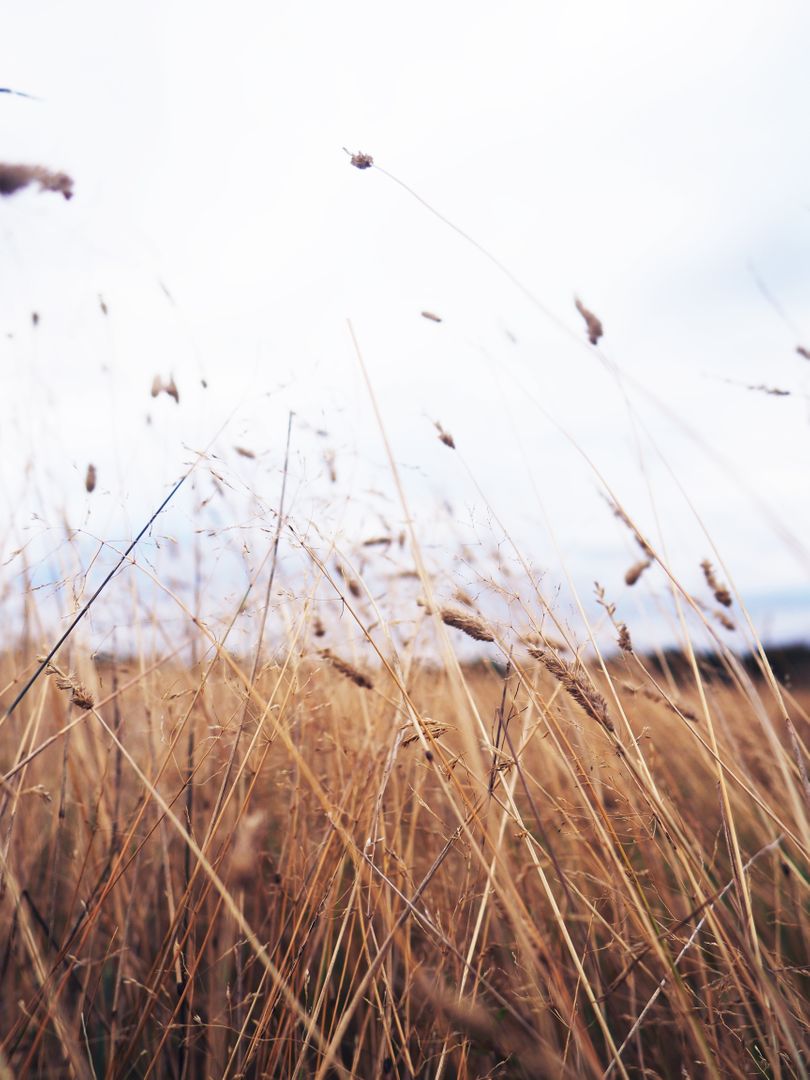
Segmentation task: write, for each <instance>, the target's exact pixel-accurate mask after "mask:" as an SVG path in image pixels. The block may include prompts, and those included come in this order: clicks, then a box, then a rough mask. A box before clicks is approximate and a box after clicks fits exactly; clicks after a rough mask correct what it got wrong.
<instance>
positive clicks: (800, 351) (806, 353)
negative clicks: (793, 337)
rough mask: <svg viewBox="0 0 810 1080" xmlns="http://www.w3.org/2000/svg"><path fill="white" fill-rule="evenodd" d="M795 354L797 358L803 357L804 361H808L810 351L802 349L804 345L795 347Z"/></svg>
mask: <svg viewBox="0 0 810 1080" xmlns="http://www.w3.org/2000/svg"><path fill="white" fill-rule="evenodd" d="M796 352H797V353H798V354H799V356H803V357H804V359H805V360H810V349H807V348H805V347H804V345H797V346H796Z"/></svg>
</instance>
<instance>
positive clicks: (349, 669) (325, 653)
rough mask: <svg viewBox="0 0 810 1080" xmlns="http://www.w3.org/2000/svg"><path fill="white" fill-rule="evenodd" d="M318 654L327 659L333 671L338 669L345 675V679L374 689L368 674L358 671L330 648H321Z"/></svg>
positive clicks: (368, 688) (364, 687)
mask: <svg viewBox="0 0 810 1080" xmlns="http://www.w3.org/2000/svg"><path fill="white" fill-rule="evenodd" d="M319 655H320V656H322V657H323V658H324V660H328V661H329V663H330V664H331V665H332V667H333V668H334V669H335V671H339V672H340V674H341V675H345V677H346V678H347V679H351V681H352V682H353V683H354V684H355V685H356V686H360V687H362V688H363V689H364V690H373V689H374V683H373V682H372V681H371V679H370V678H369V677H368V675H365V674H364V673H363V672H362V671H359V670H358V669H357V668H356V667H354V665H353V664H350V663H349V662H348V660H344V659H343V658H342V657H340V656H336V655H335V654H334V653H333V652H332V650H331V649H321V650H320V653H319Z"/></svg>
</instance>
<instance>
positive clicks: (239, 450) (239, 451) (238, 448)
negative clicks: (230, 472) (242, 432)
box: [234, 446, 256, 461]
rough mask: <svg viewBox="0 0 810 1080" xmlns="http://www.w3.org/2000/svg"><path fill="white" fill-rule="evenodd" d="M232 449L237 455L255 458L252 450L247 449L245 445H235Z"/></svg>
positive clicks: (251, 459) (250, 458)
mask: <svg viewBox="0 0 810 1080" xmlns="http://www.w3.org/2000/svg"><path fill="white" fill-rule="evenodd" d="M234 450H235V451H236V452H237V454H238V455H239V457H243V458H248V459H249V460H250V461H253V460H255V458H256V455H255V454H254V452H253V451H252V450H248V448H247V447H246V446H235V447H234Z"/></svg>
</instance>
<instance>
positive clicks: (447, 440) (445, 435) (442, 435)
mask: <svg viewBox="0 0 810 1080" xmlns="http://www.w3.org/2000/svg"><path fill="white" fill-rule="evenodd" d="M433 426H434V427H435V428H436V430H437V431H438V433H439V441H440V442H443V443H444V445H445V446H449V447H450V449H451V450H455V448H456V443H455V439H454V438H453V436H452V435H451V434H450V432H449V431H445V430H444V428H443V427H442V425H441V424H440V423H439V421H438V420H436V421H434V424H433Z"/></svg>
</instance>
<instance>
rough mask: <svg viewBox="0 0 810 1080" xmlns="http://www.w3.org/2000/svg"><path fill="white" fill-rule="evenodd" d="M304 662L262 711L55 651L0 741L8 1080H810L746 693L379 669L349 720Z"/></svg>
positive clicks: (300, 654) (738, 679) (134, 668)
mask: <svg viewBox="0 0 810 1080" xmlns="http://www.w3.org/2000/svg"><path fill="white" fill-rule="evenodd" d="M440 614H441V618H442V620H443V621H444V622H445V623H446V624H448V625H449V626H451V627H454V626H459V621H463V622H464V625H463V626H460V627H459V628H460V629H462V630H464V631H465V633H469V628H468V627H469V625H470V624H473V623H475V624H476V625H477V623H478V622H481V620H480V619H479V617H478V616H476V615H474V614H472V613H466V612H461V611H460V609H458V617H457V609H452V611H451V610H450V609H446V608H444V609H442V610H441V612H440ZM450 614H452V615H453V618H450ZM462 615H463V619H461V616H462ZM422 617H423V618H426V619H429V615H428V614H427V613H423V615H422ZM482 625H483V624H482ZM483 628H484V629H486V628H485V627H483ZM323 633H324V627H323V624H322V623H321V622H320V619H318V620H316V619H315V618H314V617H310V618H309V620H308V623H307V625H306V626H305V627H304V628H303V630H302V631H301V632H299V633H298V634H296V635H294V636H293V637H291V639H290V640H289V642H288V643H287V644H286V646H284V647H282V648H281V649H280V650H277V651H276V653H275V655H274V658H273V659H269V660H267V661H266V662H264V663H262V664H259V665H258V667H256V671H255V675H254V677H253V678H251V676H250V674H249V665H248V664H246V663H243V662H242V661H240V660H239V659H238V657H236V656H235V655H232V654H230V653H229V652H228V651H227V650H226V649H225V648H222V647H220V648H218V649H216V650H214V651H213V653H212V654H211V657H210V659H209V660H208V661H207V662H206V663H199V664H197V665H196V666H185V665H179V664H178V663H177V662H174V661H171V660H168V659H165V658H160V657H155V658H147V657H145V656H144V657H138V656H133V657H130V658H123V657H119V658H107V659H106V660H103V661H100V660H95V661H94V660H93V659H92V658H91V657H90V656H89V655H87V654H86V653H83V652H82V651H81V649H79V648H75V649H74V650H73V653H72V656H71V657H70V659H71V666H72V667H73V670H74V671H75V672H76V674H75V675H70V674H68V673H67V670H66V668H65V667H64V666H63V665H61V664H56V666H55V667H53V668H52V669H51V670H52V671H54V673H55V674H54V678H53V679H50V680H42V681H41V682H40V683H37V684H35V686H34V688H33V689H32V691H31V692H30V693H29V695H28V696H27V697H26V698H24V699H23V703H22V704H21V706H20V707H19V708H18V709H17V710H16V711H15V712H14V714H13V715H12V716H11V717H9V718H8V719H6V721H5V724H4V728H3V744H2V746H3V750H2V762H1V766H2V770H3V783H2V796H0V798H2V811H3V854H2V867H1V868H2V875H3V889H4V900H3V909H2V919H1V921H0V934H1V935H2V936H1V937H0V948H2V967H1V968H0V978H1V979H2V1000H3V1002H4V1005H3V1008H2V1018H3V1022H2V1031H0V1035H1V1036H2V1044H1V1045H2V1054H3V1057H4V1060H5V1061H6V1062H7V1063H8V1068H9V1069H10V1070H12V1073H13V1075H16V1076H44V1075H79V1076H86V1077H90V1076H92V1075H95V1076H116V1077H117V1076H122V1077H123V1076H128V1075H140V1076H146V1075H159V1076H178V1077H179V1076H181V1075H184V1076H217V1077H226V1076H227V1077H235V1076H240V1075H244V1076H256V1077H258V1076H296V1075H297V1076H324V1077H325V1076H335V1075H343V1076H355V1077H367V1076H387V1075H391V1076H403V1077H404V1076H420V1077H428V1076H430V1077H434V1076H438V1075H444V1076H462V1077H479V1076H485V1075H487V1076H488V1075H499V1076H532V1077H535V1076H562V1077H580V1076H594V1077H596V1076H602V1075H605V1074H606V1073H609V1072H610V1073H612V1072H615V1073H616V1074H617V1075H624V1076H641V1075H649V1076H677V1075H681V1074H682V1071H683V1072H687V1073H688V1074H689V1075H715V1076H740V1077H742V1076H754V1075H759V1074H762V1073H766V1074H771V1075H781V1076H798V1075H801V1070H802V1068H803V1056H802V1054H803V1051H802V1047H803V1045H804V1042H805V1038H806V1034H807V1031H806V1026H805V1021H804V1019H803V1009H804V1000H805V998H804V993H805V992H806V987H807V974H808V972H807V968H806V963H807V944H808V937H807V934H808V925H807V920H806V901H807V882H808V878H807V869H806V867H807V864H806V861H805V856H806V847H805V846H804V840H803V838H806V835H807V834H806V820H805V816H804V814H805V811H804V802H803V797H802V792H801V777H800V775H799V767H798V764H797V760H796V758H795V756H794V755H793V753H792V751H791V749H790V745H791V744H790V739H789V737H788V728H787V724H788V717H787V716H782V715H781V713H780V711H779V708H778V705H777V702H776V701H775V700H774V698H773V695H772V693H771V692H770V691H769V688H768V686H767V683H766V682H765V681H762V680H760V681H759V682H751V681H750V680H749V679H746V678H744V677H743V675H742V674H741V672H740V671H738V670H736V669H734V668H733V667H732V668H731V669H729V670H728V671H726V672H723V671H722V669H720V670H712V671H709V670H702V669H701V668H700V667H699V668H698V669H697V671H696V673H693V674H692V676H691V677H690V676H688V675H681V676H677V674H676V673H674V671H673V669H671V668H670V669H667V670H666V671H662V672H659V670H658V668H657V667H656V666H654V665H652V666H651V665H650V664H649V663H647V662H645V661H644V660H643V659H641V658H639V657H637V656H636V655H635V654H628V655H627V656H626V657H625V658H624V659H622V660H616V661H615V662H614V663H613V664H612V665H611V666H609V667H608V668H606V669H603V670H600V668H599V667H593V666H591V665H585V664H584V663H582V662H579V661H575V662H573V663H572V662H568V661H564V660H563V659H562V658H561V657H560V656H559V655H557V654H556V653H555V652H554V651H552V650H550V649H548V648H534V649H532V653H533V655H534V656H535V657H536V658H537V659H538V660H539V661H540V663H539V664H537V663H535V662H533V661H532V660H529V661H527V662H526V663H525V664H524V663H522V662H517V661H513V663H512V664H511V665H508V666H507V667H506V669H505V671H504V669H503V668H501V667H498V668H497V669H496V667H495V666H493V665H491V664H490V665H485V666H481V665H477V666H470V665H462V666H461V667H458V666H454V665H453V664H451V663H449V662H448V663H444V662H440V661H439V660H438V656H439V655H440V653H438V654H437V660H436V662H433V663H430V664H426V663H425V662H424V661H422V662H420V661H418V660H417V659H416V658H415V657H414V656H409V655H408V654H407V653H405V654H402V655H399V656H394V655H390V656H389V657H388V658H387V660H386V663H385V664H383V665H382V666H379V665H378V668H379V670H378V673H377V675H376V676H375V678H374V680H373V682H374V686H375V688H376V689H375V690H374V691H373V692H372V693H369V692H368V691H369V690H370V689H371V687H372V680H371V679H370V678H369V677H368V675H367V674H365V673H364V672H362V671H360V670H359V669H358V668H357V667H356V665H355V664H354V663H350V662H348V661H346V660H344V659H342V658H341V657H340V656H339V655H338V654H337V653H335V652H333V651H332V650H331V649H322V650H320V655H321V657H322V658H323V659H325V660H326V661H327V663H326V664H323V663H318V662H317V656H316V654H315V653H310V652H309V651H308V650H307V649H303V650H302V648H301V646H300V642H301V641H302V640H305V639H306V638H307V637H308V635H309V634H313V635H319V634H320V635H322V634H323ZM473 636H474V637H478V638H479V640H483V641H484V642H489V641H491V636H492V635H489V636H486V634H483V635H479V634H477V633H476V634H474V635H473ZM485 647H486V648H496V647H495V646H492V645H486V646H485ZM503 647H504V648H506V645H504V646H503ZM492 655H493V656H495V655H498V654H497V652H495V653H493V654H492ZM30 663H31V658H30V657H29V656H27V655H24V654H19V655H15V654H11V653H9V654H6V655H5V656H4V657H3V658H2V663H0V680H2V685H3V686H5V692H4V701H5V703H6V704H8V702H9V701H10V700H11V698H12V696H13V694H14V691H15V689H16V686H17V685H19V683H20V682H21V681H22V680H23V679H24V678H25V677H26V676H27V674H28V672H29V665H30ZM683 670H684V671H685V672H688V670H689V669H688V665H685V666H684V668H683ZM630 679H632V682H631V681H629V680H630ZM560 689H562V690H563V691H565V693H564V694H563V695H562V696H561V695H560V693H559V691H560ZM808 697H810V695H802V694H801V693H799V694H797V695H796V696H790V695H787V696H786V697H785V701H786V702H787V711H788V713H789V718H790V723H791V724H792V726H793V730H794V732H795V738H796V740H798V743H799V745H800V747H802V753H804V749H803V747H804V745H805V744H806V740H807V738H808V734H809V733H810V728H808V723H807V714H806V713H805V711H804V708H803V703H804V705H806V704H807V703H808ZM608 700H610V701H611V702H612V705H611V707H610V711H609V707H608ZM611 714H612V715H611ZM592 721H596V723H593V722H592ZM698 721H699V722H698ZM706 723H708V724H709V731H710V732H711V734H707V729H706ZM718 781H721V782H722V785H723V788H724V790H725V797H723V796H722V795H721V790H720V789H719V788H718ZM696 1062H706V1063H707V1064H705V1065H700V1066H697V1065H696V1064H695V1063H696Z"/></svg>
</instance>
